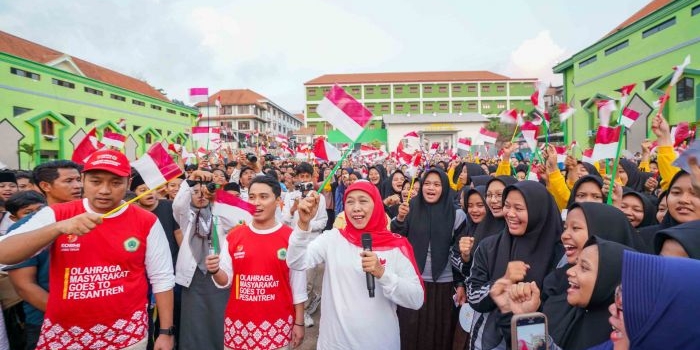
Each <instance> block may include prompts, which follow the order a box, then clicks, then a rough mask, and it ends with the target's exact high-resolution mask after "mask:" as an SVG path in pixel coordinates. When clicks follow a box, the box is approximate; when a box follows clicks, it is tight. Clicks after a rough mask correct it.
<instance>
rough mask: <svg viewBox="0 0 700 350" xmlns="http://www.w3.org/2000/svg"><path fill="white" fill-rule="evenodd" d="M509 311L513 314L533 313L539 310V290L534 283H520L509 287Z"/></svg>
mask: <svg viewBox="0 0 700 350" xmlns="http://www.w3.org/2000/svg"><path fill="white" fill-rule="evenodd" d="M509 298H510V309H511V311H513V314H516V315H518V314H526V313H529V312H535V311H537V309H539V308H540V303H541V301H540V289H539V288H537V283H535V282H520V283H518V284H513V285H511V286H510V291H509Z"/></svg>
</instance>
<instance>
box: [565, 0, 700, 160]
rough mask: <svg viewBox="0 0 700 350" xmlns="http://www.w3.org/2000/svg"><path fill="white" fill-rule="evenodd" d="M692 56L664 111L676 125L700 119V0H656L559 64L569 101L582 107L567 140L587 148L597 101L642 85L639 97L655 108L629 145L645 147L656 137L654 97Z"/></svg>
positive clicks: (595, 121) (631, 134)
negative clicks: (674, 69) (633, 86)
mask: <svg viewBox="0 0 700 350" xmlns="http://www.w3.org/2000/svg"><path fill="white" fill-rule="evenodd" d="M687 55H691V57H692V59H694V60H695V61H694V62H693V63H691V64H690V66H688V67H687V68H686V69H685V73H684V74H683V76H682V79H681V80H680V81H679V82H678V84H677V85H676V86H675V87H674V88H672V89H671V91H670V99H669V100H668V102H667V103H666V106H665V108H664V110H663V114H664V115H665V116H666V117H667V118H668V120H669V122H670V124H671V125H675V124H677V123H679V122H681V121H688V122H695V121H697V120H698V118H699V117H700V114H699V112H700V98H699V97H698V95H697V91H698V89H699V88H700V70H698V69H697V68H699V67H700V65H699V64H698V63H697V62H698V60H700V1H698V0H675V1H674V0H653V1H652V2H650V3H649V4H647V5H646V6H645V7H644V8H642V9H641V10H639V11H638V12H637V13H635V14H634V15H632V16H631V17H630V18H628V19H627V20H625V21H624V22H622V23H621V24H620V25H619V26H617V27H616V28H615V29H614V30H613V31H611V32H610V33H608V34H607V35H606V36H605V37H603V38H602V39H600V40H599V41H597V42H595V43H593V44H592V45H590V46H588V47H586V48H585V49H583V50H581V51H579V52H577V53H576V54H574V55H573V56H572V57H570V58H568V59H567V60H565V61H564V62H562V63H559V64H558V65H556V66H555V67H554V72H555V73H561V74H563V75H564V99H565V100H566V101H570V102H573V104H574V106H575V108H576V109H577V110H576V113H575V115H574V116H572V117H571V118H570V119H568V120H567V122H566V125H565V127H564V130H565V140H566V142H571V141H572V140H578V143H579V144H580V145H582V146H584V147H586V145H584V144H585V143H586V142H585V141H584V142H581V140H588V141H589V143H590V141H591V139H592V137H593V135H594V133H595V130H596V129H597V125H598V118H597V115H596V104H595V101H596V100H597V99H608V98H616V99H617V98H619V97H620V93H619V89H620V88H621V87H622V86H625V85H628V84H632V83H636V84H637V86H636V88H635V89H634V91H633V96H634V95H637V96H636V98H637V99H639V98H641V99H642V100H643V101H642V103H641V104H640V105H641V107H643V108H642V109H646V110H647V111H648V112H651V113H650V114H649V116H648V117H646V118H645V120H637V122H636V123H635V124H634V125H633V127H632V128H631V130H630V131H629V133H628V137H627V141H626V146H627V147H626V149H628V150H630V151H635V150H639V149H640V146H639V144H640V143H641V141H642V140H643V139H645V138H647V137H650V136H651V137H652V138H653V134H652V133H651V129H650V127H649V126H650V125H651V119H652V117H653V115H654V113H655V112H656V111H652V108H653V107H652V106H653V103H654V101H657V100H658V99H659V97H660V96H661V95H662V94H663V93H664V91H665V90H666V88H667V86H668V84H669V81H670V79H671V76H672V74H673V71H672V67H674V66H676V65H679V64H681V63H682V62H683V60H684V58H685V57H686V56H687ZM628 101H629V100H628ZM618 112H619V111H618ZM618 112H615V113H614V114H613V116H614V117H616V116H617V113H618ZM613 119H614V118H613ZM588 146H592V143H591V144H589V145H588Z"/></svg>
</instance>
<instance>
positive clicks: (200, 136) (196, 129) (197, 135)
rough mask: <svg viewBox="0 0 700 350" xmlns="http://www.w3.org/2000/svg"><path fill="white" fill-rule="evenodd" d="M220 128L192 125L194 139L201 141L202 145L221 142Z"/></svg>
mask: <svg viewBox="0 0 700 350" xmlns="http://www.w3.org/2000/svg"><path fill="white" fill-rule="evenodd" d="M220 132H221V131H220V129H219V128H210V127H207V126H193V127H192V140H194V141H195V142H197V143H199V144H200V145H206V144H207V143H210V142H214V143H216V142H219V141H220V140H221V136H220V135H219V134H220Z"/></svg>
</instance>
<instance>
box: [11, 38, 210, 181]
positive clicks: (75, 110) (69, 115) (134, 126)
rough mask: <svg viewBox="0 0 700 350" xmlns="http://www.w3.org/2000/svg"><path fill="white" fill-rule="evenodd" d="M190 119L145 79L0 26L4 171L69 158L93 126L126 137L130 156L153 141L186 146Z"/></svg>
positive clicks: (194, 113) (185, 110) (181, 107)
mask: <svg viewBox="0 0 700 350" xmlns="http://www.w3.org/2000/svg"><path fill="white" fill-rule="evenodd" d="M196 117H197V110H196V109H193V108H189V107H186V106H184V105H180V104H175V103H172V102H171V101H170V100H168V99H167V98H166V97H165V96H164V95H163V93H161V92H160V91H159V90H156V89H155V88H153V87H152V86H150V85H148V83H146V82H144V81H141V80H138V79H136V78H132V77H129V76H126V75H124V74H121V73H118V72H115V71H112V70H110V69H107V68H104V67H101V66H98V65H96V64H94V63H90V62H87V61H85V60H82V59H79V58H77V57H71V56H69V55H68V54H65V53H62V52H59V51H56V50H53V49H50V48H48V47H45V46H42V45H39V44H36V43H33V42H30V41H27V40H24V39H22V38H18V37H16V36H14V35H11V34H8V33H5V32H1V31H0V135H2V137H1V138H0V149H2V152H0V162H2V163H4V164H5V165H6V166H7V167H9V168H24V169H27V168H32V167H34V166H35V165H37V164H39V163H41V162H45V161H49V160H54V159H70V158H71V156H72V153H73V149H74V147H75V146H76V145H77V144H78V143H79V142H80V141H81V140H82V139H83V137H84V135H85V133H86V132H88V131H89V130H91V129H92V128H93V127H95V128H97V130H98V133H101V132H103V131H104V130H105V129H106V128H109V129H110V130H111V131H114V132H119V133H121V134H125V135H127V140H126V143H125V148H124V151H125V152H126V154H127V156H128V157H129V158H130V159H135V158H136V157H137V156H138V155H140V154H142V153H143V152H145V150H146V149H148V147H149V146H150V145H151V144H153V143H155V142H177V143H184V141H185V140H187V137H188V136H187V134H186V132H188V128H189V127H190V126H191V125H192V124H193V123H194V120H195V118H196Z"/></svg>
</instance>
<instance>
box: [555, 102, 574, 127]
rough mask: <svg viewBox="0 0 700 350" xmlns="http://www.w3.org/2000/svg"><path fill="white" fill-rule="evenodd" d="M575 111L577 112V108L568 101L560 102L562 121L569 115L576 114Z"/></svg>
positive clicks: (560, 118) (560, 119)
mask: <svg viewBox="0 0 700 350" xmlns="http://www.w3.org/2000/svg"><path fill="white" fill-rule="evenodd" d="M574 112H576V109H574V108H573V107H571V105H569V104H568V103H560V104H559V121H561V122H562V123H563V122H565V121H566V120H567V119H569V117H571V116H572V115H574Z"/></svg>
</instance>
